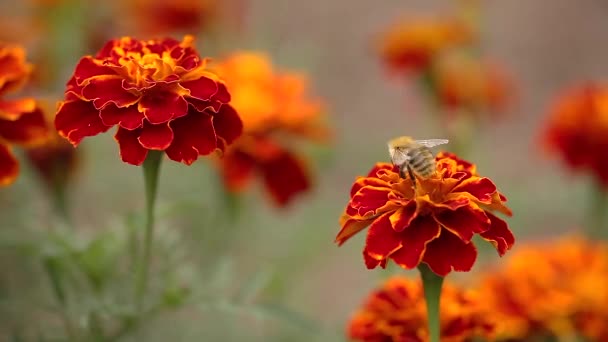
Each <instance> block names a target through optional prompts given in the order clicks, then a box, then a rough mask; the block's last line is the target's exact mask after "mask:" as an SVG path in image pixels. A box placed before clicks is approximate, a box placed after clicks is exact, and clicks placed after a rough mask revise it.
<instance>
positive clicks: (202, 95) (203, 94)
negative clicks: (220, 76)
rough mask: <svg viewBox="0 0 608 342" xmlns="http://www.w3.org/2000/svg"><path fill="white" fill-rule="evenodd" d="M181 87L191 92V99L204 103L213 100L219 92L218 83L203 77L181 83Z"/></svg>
mask: <svg viewBox="0 0 608 342" xmlns="http://www.w3.org/2000/svg"><path fill="white" fill-rule="evenodd" d="M180 85H181V86H182V87H184V88H186V89H188V90H190V96H191V97H194V98H196V99H199V100H203V101H208V100H209V99H211V97H212V96H213V95H214V94H215V93H217V90H218V87H217V82H216V81H214V80H212V79H210V78H207V77H201V78H199V79H198V80H194V81H188V82H181V83H180Z"/></svg>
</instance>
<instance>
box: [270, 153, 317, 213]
mask: <svg viewBox="0 0 608 342" xmlns="http://www.w3.org/2000/svg"><path fill="white" fill-rule="evenodd" d="M261 167H262V175H263V178H264V183H265V184H266V188H267V189H268V190H269V192H270V194H271V195H272V198H273V199H274V201H275V203H276V204H277V205H279V206H285V205H287V204H288V203H289V202H290V201H291V200H292V199H293V198H295V196H296V195H298V194H300V193H302V192H305V191H306V190H308V189H309V188H310V180H309V176H308V173H307V172H306V167H305V166H304V164H303V163H302V162H301V161H299V160H298V159H297V158H296V157H295V156H293V155H292V154H290V153H289V152H287V151H283V153H281V154H280V155H278V156H277V157H276V158H272V159H270V160H268V161H265V162H264V163H263V164H262V165H261Z"/></svg>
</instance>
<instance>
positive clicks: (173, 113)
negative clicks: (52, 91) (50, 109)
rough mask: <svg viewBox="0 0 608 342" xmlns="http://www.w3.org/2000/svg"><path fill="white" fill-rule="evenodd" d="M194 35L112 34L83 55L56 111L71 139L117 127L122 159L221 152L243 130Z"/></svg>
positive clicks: (189, 157)
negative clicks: (180, 37) (94, 50)
mask: <svg viewBox="0 0 608 342" xmlns="http://www.w3.org/2000/svg"><path fill="white" fill-rule="evenodd" d="M206 62H207V61H206V59H201V58H200V57H199V55H198V53H197V52H196V50H195V49H194V47H193V38H192V37H191V36H186V37H185V38H184V40H183V41H181V42H179V41H177V40H174V39H156V40H146V41H140V40H135V39H133V38H130V37H124V38H121V39H117V40H112V41H109V42H108V43H107V44H106V45H105V46H104V47H103V48H102V49H101V50H100V51H99V52H98V53H97V55H96V56H95V57H92V56H86V57H84V58H82V59H81V60H80V62H79V63H78V65H77V66H76V70H75V71H74V75H73V76H72V78H71V79H70V80H69V82H68V84H67V90H66V92H65V101H63V102H62V103H61V104H60V106H59V110H58V112H57V115H56V117H55V127H56V128H57V131H58V132H59V134H60V135H61V136H63V137H65V138H67V139H68V140H69V141H70V142H71V143H72V144H73V145H74V146H77V145H78V144H79V143H80V141H81V140H82V139H83V138H84V137H87V136H93V135H97V134H99V133H103V132H106V131H107V130H109V129H110V128H112V127H113V126H118V130H117V131H116V135H115V136H114V137H115V139H116V141H117V142H118V145H119V147H120V155H121V158H122V160H123V161H125V162H127V163H129V164H133V165H141V164H142V163H143V162H144V160H145V159H146V156H147V154H148V151H149V150H159V151H165V153H166V154H167V156H168V157H169V158H170V159H172V160H174V161H178V162H182V163H184V164H187V165H190V164H192V163H193V162H194V161H195V160H196V159H197V158H198V156H199V155H207V154H210V153H212V152H214V151H215V150H220V151H223V150H225V148H226V147H227V145H229V144H230V143H232V141H234V140H235V139H236V138H237V137H238V136H239V135H240V134H241V131H242V123H241V120H240V118H239V116H238V115H237V113H236V111H235V110H234V109H233V108H232V107H231V106H230V105H229V104H228V102H229V101H230V94H229V93H228V90H227V88H226V86H225V84H224V82H223V81H222V80H220V79H219V77H218V76H217V75H216V74H214V73H212V72H210V71H209V70H207V69H206Z"/></svg>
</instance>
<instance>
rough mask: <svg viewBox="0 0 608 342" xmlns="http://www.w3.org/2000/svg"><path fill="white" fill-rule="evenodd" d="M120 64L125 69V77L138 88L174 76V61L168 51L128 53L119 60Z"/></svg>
mask: <svg viewBox="0 0 608 342" xmlns="http://www.w3.org/2000/svg"><path fill="white" fill-rule="evenodd" d="M120 64H121V65H122V66H124V67H125V69H126V72H127V76H128V77H129V78H130V79H131V80H132V82H133V83H134V84H135V85H137V86H138V87H145V86H147V85H149V84H150V83H152V84H153V83H154V82H157V81H164V80H166V79H167V77H168V76H170V75H174V74H175V69H176V61H175V59H174V58H172V57H171V55H170V53H169V52H168V51H164V52H162V55H159V54H157V53H144V54H143V55H142V54H141V53H139V52H129V53H127V55H126V56H125V57H123V58H121V61H120Z"/></svg>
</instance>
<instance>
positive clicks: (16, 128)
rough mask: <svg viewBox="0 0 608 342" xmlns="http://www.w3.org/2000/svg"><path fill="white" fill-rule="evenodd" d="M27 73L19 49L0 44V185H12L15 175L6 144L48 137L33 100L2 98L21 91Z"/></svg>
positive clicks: (14, 163)
mask: <svg viewBox="0 0 608 342" xmlns="http://www.w3.org/2000/svg"><path fill="white" fill-rule="evenodd" d="M31 71H32V66H31V65H30V64H28V63H27V62H26V61H25V50H24V49H23V48H21V47H19V46H15V45H8V44H4V43H0V186H3V185H8V184H10V183H12V182H13V181H14V180H15V179H16V177H17V175H18V174H19V164H18V162H17V160H16V159H15V157H14V156H13V154H12V153H11V147H10V145H12V144H17V145H22V146H31V145H33V144H37V143H39V142H40V141H42V140H44V139H45V138H46V136H47V134H48V127H47V125H46V124H45V121H44V117H43V114H42V111H41V110H40V109H39V108H38V107H37V105H36V101H34V99H31V98H25V99H5V96H6V95H7V94H9V93H12V92H15V91H18V90H19V89H21V87H22V86H23V85H24V84H25V82H26V81H27V79H28V77H29V76H30V74H31Z"/></svg>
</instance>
